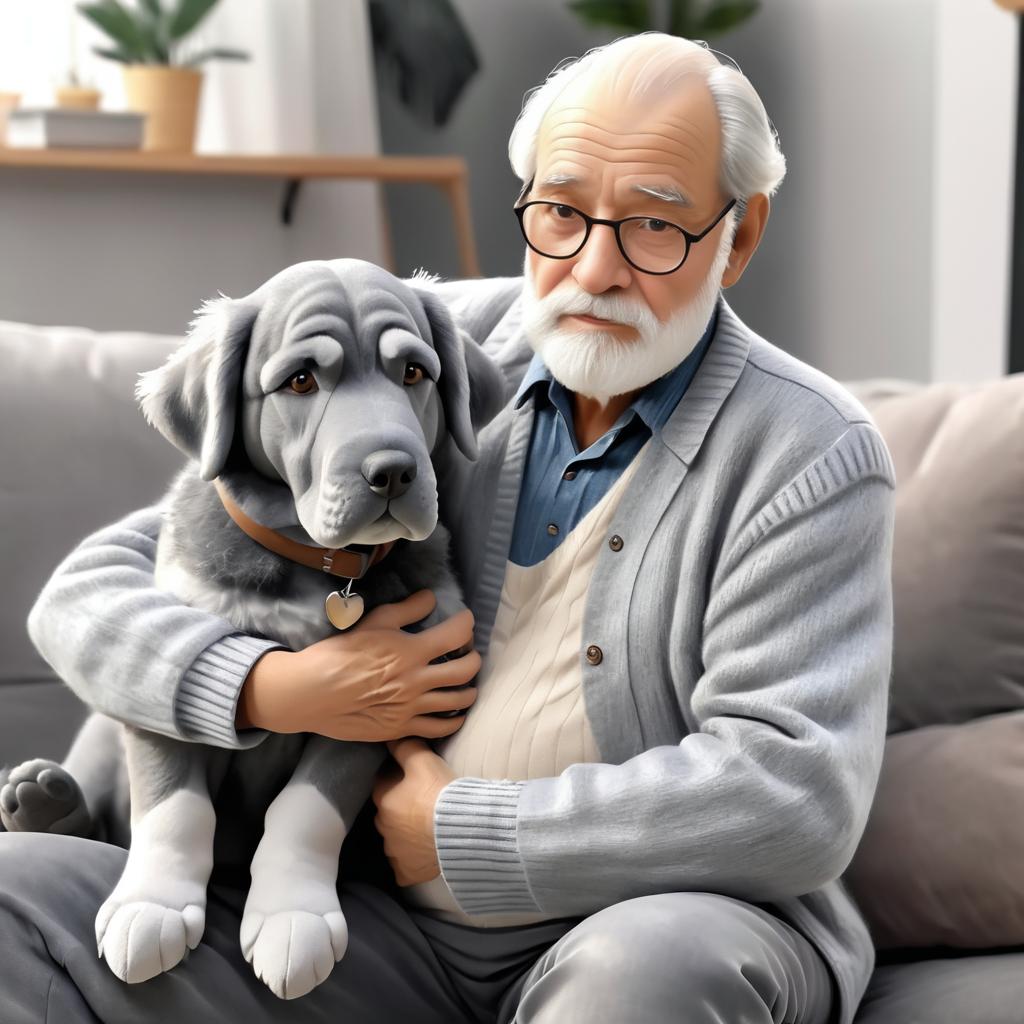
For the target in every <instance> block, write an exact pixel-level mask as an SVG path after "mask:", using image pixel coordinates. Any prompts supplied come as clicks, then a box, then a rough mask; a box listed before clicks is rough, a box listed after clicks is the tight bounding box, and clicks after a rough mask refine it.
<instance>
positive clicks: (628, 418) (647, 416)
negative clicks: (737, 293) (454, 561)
mask: <svg viewBox="0 0 1024 1024" xmlns="http://www.w3.org/2000/svg"><path fill="white" fill-rule="evenodd" d="M717 319H718V312H717V307H716V310H715V313H714V314H713V315H712V317H711V321H710V322H709V324H708V327H707V330H706V331H705V332H704V334H703V336H702V337H701V340H700V341H699V342H698V343H697V345H696V347H695V348H694V350H693V351H692V352H691V353H690V354H689V355H688V356H687V357H686V358H685V359H684V360H683V361H682V362H681V363H680V364H679V365H678V366H677V367H676V368H675V369H674V370H672V371H670V372H669V373H667V374H665V376H664V377H659V378H658V380H656V381H652V382H651V383H650V384H648V385H647V387H645V388H644V389H643V391H641V392H640V394H639V395H637V397H636V398H635V399H634V400H633V403H632V404H631V405H630V406H629V408H628V409H626V410H625V411H624V412H623V413H622V415H621V416H620V417H619V418H618V419H617V420H616V421H615V423H614V424H613V425H612V426H611V428H610V429H609V430H608V432H607V433H605V434H603V435H602V436H601V437H599V438H598V439H597V440H596V441H595V442H594V443H593V444H592V445H591V446H590V447H589V448H587V449H586V450H585V451H582V452H581V451H580V450H579V445H578V444H577V442H576V431H575V430H574V428H573V418H572V395H571V393H570V392H569V391H567V390H566V389H565V388H564V387H562V385H561V384H559V383H558V381H556V380H555V379H554V378H553V377H552V376H551V371H550V370H549V369H548V368H547V367H546V366H545V365H544V362H543V360H542V359H541V358H540V356H534V357H533V361H532V362H531V363H530V366H529V368H528V369H527V371H526V376H525V377H524V378H523V382H522V384H520V386H519V390H518V391H517V392H516V396H515V399H514V404H515V407H516V408H517V409H518V408H519V407H520V406H521V405H523V403H524V402H526V401H528V400H530V399H531V398H532V399H533V401H534V403H535V407H536V414H535V416H534V420H533V433H532V434H531V435H530V447H529V450H528V451H527V453H526V468H525V470H524V473H523V482H522V487H521V488H520V491H519V504H518V506H517V508H516V522H515V527H514V528H513V531H512V547H511V551H510V553H509V558H510V559H511V560H512V561H513V562H515V564H516V565H524V566H525V565H536V564H537V563H538V562H542V561H543V560H544V559H545V558H547V556H548V555H550V554H551V552H552V551H554V550H555V548H557V547H558V545H559V544H561V542H562V540H563V539H564V538H565V536H566V535H567V534H569V533H571V532H572V531H573V530H574V529H575V527H576V526H577V525H578V524H579V522H580V520H581V519H583V517H584V516H585V515H586V514H587V513H588V512H589V511H590V510H591V509H592V508H593V507H594V506H595V505H596V504H597V503H598V502H599V501H600V500H601V499H602V498H603V497H604V496H605V494H607V493H608V491H609V490H610V489H611V487H612V485H613V484H614V483H615V481H616V480H617V479H618V478H619V476H620V474H621V473H622V471H623V470H624V469H625V468H626V467H627V466H628V465H629V464H630V462H631V461H632V459H633V456H634V455H636V453H637V452H638V451H640V449H641V448H642V447H643V445H644V443H645V442H646V441H647V440H648V438H650V437H651V436H652V435H653V434H654V433H655V432H656V431H657V430H659V429H660V428H661V427H662V426H663V425H664V423H665V421H666V420H667V419H668V418H669V416H671V415H672V412H673V410H674V409H675V407H676V406H677V405H678V404H679V400H680V399H681V398H682V397H683V395H684V393H685V392H686V389H687V388H688V387H689V386H690V381H692V380H693V376H694V374H695V373H696V372H697V367H699V366H700V362H701V360H702V359H703V358H704V353H705V352H706V351H707V349H708V346H709V344H710V343H711V338H712V336H713V335H714V333H715V324H716V321H717Z"/></svg>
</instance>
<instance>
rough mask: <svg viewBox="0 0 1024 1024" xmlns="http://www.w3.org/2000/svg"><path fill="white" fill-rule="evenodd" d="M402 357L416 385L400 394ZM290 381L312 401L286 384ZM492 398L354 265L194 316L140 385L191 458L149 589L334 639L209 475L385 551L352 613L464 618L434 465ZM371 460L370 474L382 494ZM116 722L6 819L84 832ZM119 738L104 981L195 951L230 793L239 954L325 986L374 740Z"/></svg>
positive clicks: (283, 528)
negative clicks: (239, 835)
mask: <svg viewBox="0 0 1024 1024" xmlns="http://www.w3.org/2000/svg"><path fill="white" fill-rule="evenodd" d="M408 363H414V364H418V365H420V366H422V367H424V368H425V370H426V371H427V377H428V378H429V379H426V380H423V381H421V382H419V383H416V384H414V385H412V386H406V385H405V384H403V375H404V369H405V367H406V365H407V364H408ZM302 370H305V371H308V372H311V373H312V374H313V376H314V378H315V379H316V382H317V385H318V388H317V390H316V391H315V392H312V393H310V394H306V395H299V394H295V393H294V392H292V391H290V390H289V389H288V386H287V382H288V381H289V380H290V379H291V377H292V376H293V375H294V374H295V373H296V372H298V371H302ZM504 391H505V387H504V380H503V378H502V377H501V375H500V373H499V372H498V370H497V368H496V367H494V365H493V364H491V362H490V361H489V360H488V359H487V357H486V356H484V354H483V353H482V352H481V351H480V350H479V349H478V348H477V347H476V346H475V345H474V344H473V343H472V342H471V341H470V342H468V343H464V339H463V336H462V335H461V334H460V332H459V331H458V330H457V328H456V327H455V325H454V323H453V321H452V319H451V316H450V314H449V313H448V311H447V310H446V309H445V307H444V306H443V304H442V303H441V302H440V301H439V300H438V299H437V298H436V297H435V296H434V295H433V294H431V293H430V292H429V291H427V290H426V289H424V288H421V287H417V285H416V282H415V281H413V282H412V283H410V284H406V283H403V282H401V281H398V280H397V279H395V278H394V277H392V276H391V275H390V274H387V273H386V272H384V271H382V270H380V269H379V268H377V267H374V266H372V265H370V264H365V263H361V262H359V261H356V260H336V261H331V262H311V263H303V264H298V265H297V266H294V267H291V268H289V269H287V270H285V271H282V272H281V273H280V274H278V275H276V276H275V277H274V278H272V279H271V280H270V281H268V282H267V283H266V284H264V285H263V286H262V287H260V288H259V289H257V290H256V291H255V292H253V293H252V294H251V295H248V296H246V297H245V298H242V299H228V298H226V297H221V298H220V299H216V300H213V301H212V302H209V303H207V304H206V306H205V307H204V308H203V309H202V310H201V311H200V314H199V316H198V318H197V320H196V321H194V323H193V328H192V331H191V332H190V335H189V338H188V340H187V341H186V343H185V344H184V346H183V347H182V348H181V349H180V350H179V351H178V352H176V353H175V354H174V355H173V356H172V357H171V359H170V360H169V361H168V362H167V364H166V365H165V366H163V367H162V368H160V369H159V370H156V371H153V372H152V373H150V374H147V375H144V378H143V380H142V382H141V383H140V386H139V398H140V400H141V403H142V407H143V410H144V412H145V413H146V416H147V417H148V418H149V420H150V421H151V422H152V423H153V425H154V426H155V427H156V428H157V429H158V430H160V432H161V433H163V434H164V435H165V436H166V437H167V438H168V439H169V440H170V441H172V442H173V443H174V444H175V445H177V446H178V447H179V448H180V449H181V450H182V451H184V452H185V453H186V454H187V455H189V457H190V459H191V461H190V463H189V465H188V466H187V467H186V468H185V470H184V471H183V472H182V473H181V474H180V475H179V477H178V478H177V480H176V481H175V482H174V484H173V485H172V487H171V490H170V492H169V495H168V498H167V500H166V503H165V504H166V509H167V512H166V521H165V524H164V526H163V528H162V530H161V534H160V541H159V544H158V549H157V568H156V583H157V586H159V587H161V588H163V589H166V590H169V591H171V592H173V593H174V594H175V595H176V596H177V597H178V598H180V599H182V600H184V601H185V602H186V603H188V604H191V605H193V606H195V607H197V608H200V609H203V610H204V611H207V612H211V613H213V614H216V615H219V616H221V617H223V618H225V619H227V620H229V621H230V622H232V623H233V624H234V625H235V626H237V627H238V629H239V630H240V631H243V632H247V633H255V634H259V635H262V636H265V637H268V638H271V639H274V640H277V641H279V642H281V643H283V644H285V645H287V646H289V647H291V648H292V649H295V650H297V649H300V648H303V647H306V646H308V645H309V644H311V643H313V642H315V641H317V640H320V639H323V638H325V637H327V636H329V635H331V634H332V633H333V632H335V630H334V627H333V626H331V624H330V623H329V622H328V621H327V619H326V616H325V614H324V600H325V598H326V596H327V594H329V593H330V592H331V591H332V590H336V589H339V586H340V585H343V582H344V581H341V580H338V579H337V578H335V577H332V576H328V575H326V574H324V573H323V572H321V571H318V570H315V569H309V568H306V567H304V566H301V565H298V564H296V563H294V562H290V561H287V560H285V559H284V558H282V557H280V556H278V555H276V554H274V553H272V552H270V551H268V550H266V549H264V548H262V547H261V546H259V545H258V544H256V543H255V542H254V541H253V540H251V539H250V538H249V537H248V536H247V535H246V534H244V533H243V532H242V531H241V530H240V529H239V528H238V527H237V526H236V524H235V523H234V522H233V521H232V520H231V518H230V517H229V516H228V514H227V512H226V511H225V509H224V506H223V505H222V503H221V501H220V499H219V497H218V495H217V493H216V490H215V488H214V485H213V483H212V481H213V480H215V479H217V480H219V481H220V483H221V484H222V485H223V486H224V487H225V488H226V489H227V491H228V493H229V494H230V495H231V497H232V498H233V500H234V501H235V502H237V503H238V504H239V505H240V506H241V507H242V509H243V510H244V511H245V513H246V514H247V515H248V516H249V517H250V518H252V519H254V520H256V521H257V522H259V523H261V524H263V525H265V526H269V527H271V528H273V529H275V530H278V531H280V532H282V533H284V534H286V535H288V536H290V537H291V538H292V539H294V540H298V541H300V542H302V543H305V544H312V545H316V546H320V547H325V548H338V547H345V546H348V545H352V544H378V543H382V542H385V541H388V540H397V541H398V543H397V544H396V546H395V548H394V549H393V550H392V551H391V553H390V554H389V555H388V556H387V558H385V560H384V561H383V562H381V563H379V564H378V565H377V566H375V567H374V568H372V569H371V570H370V571H369V573H368V574H367V576H366V577H364V579H362V580H361V581H359V583H358V585H357V589H358V592H359V593H360V594H361V595H362V596H363V598H364V600H365V601H366V606H367V609H370V608H372V607H373V606H374V605H376V604H380V603H383V602H390V601H395V600H399V599H401V598H403V597H405V596H407V595H408V594H410V593H412V592H413V591H416V590H419V589H422V588H424V587H430V588H431V589H433V590H434V592H435V594H436V595H437V609H436V610H435V612H434V613H433V615H432V616H431V618H430V620H428V622H433V621H441V620H442V619H444V618H447V617H448V616H450V615H452V614H454V613H455V612H456V611H458V610H459V609H460V608H461V607H462V605H461V599H460V596H459V591H458V588H457V585H456V583H455V580H454V578H453V576H452V574H451V571H450V570H449V568H448V563H447V534H446V532H445V531H444V529H443V527H442V526H441V525H440V524H439V523H438V522H437V489H436V476H435V462H436V461H437V460H440V459H443V458H460V457H466V458H474V457H475V455H476V442H475V435H476V431H477V430H478V429H479V428H480V427H481V426H482V425H483V423H485V422H486V421H487V420H488V419H489V418H490V417H491V416H493V415H494V413H496V412H497V410H498V409H499V408H500V406H501V404H502V402H503V401H504V397H505V396H504ZM455 449H458V451H456V450H455ZM460 452H461V455H460V454H459V453H460ZM368 461H369V463H370V464H371V465H372V466H373V467H375V468H376V469H378V470H379V469H380V468H381V467H383V469H384V472H385V476H388V486H387V487H386V489H385V490H386V493H385V494H381V490H382V487H381V486H380V485H379V482H380V477H376V479H377V484H378V485H377V486H376V487H375V486H373V484H372V483H371V478H373V477H374V476H375V474H374V473H372V472H370V471H369V470H368V469H367V468H366V467H367V464H368ZM389 474H390V475H389ZM398 476H401V481H402V482H401V484H400V485H399V484H396V485H395V486H394V487H392V486H391V480H392V478H397V477H398ZM410 478H411V479H410ZM396 491H398V492H401V493H394V492H396ZM115 729H120V727H118V726H116V724H115V723H113V722H110V721H109V720H106V719H101V718H100V716H93V718H92V719H91V720H90V721H89V722H88V723H87V724H86V726H85V727H84V729H83V733H82V735H81V736H80V737H79V740H78V741H77V742H76V745H75V748H73V751H72V755H71V756H69V759H68V761H67V762H65V768H66V769H69V770H68V771H62V769H61V768H60V766H57V765H54V764H52V763H51V762H45V761H32V762H27V763H26V764H25V765H21V766H19V767H18V768H17V769H15V770H14V771H13V772H12V773H11V775H10V778H9V780H8V782H7V785H6V786H4V788H3V792H2V794H0V816H2V819H3V823H4V824H5V825H6V827H7V828H8V829H11V830H23V831H24V830H45V831H53V832H70V833H75V834H84V833H85V831H86V830H87V829H88V828H89V825H90V813H89V812H90V811H92V813H93V815H95V814H96V813H97V810H98V807H97V806H96V805H97V804H98V802H99V799H100V798H99V797H98V796H97V797H95V798H94V797H93V796H92V795H91V794H90V796H89V797H88V798H86V797H83V796H82V793H81V791H80V790H79V789H78V787H77V784H76V782H75V778H74V775H78V777H79V779H80V780H81V781H83V788H86V791H87V792H88V788H87V785H86V782H87V780H97V779H100V778H101V776H102V775H103V771H104V769H102V768H101V766H100V764H99V761H101V760H102V759H103V758H104V757H105V758H107V759H111V758H113V757H114V756H115V752H116V751H117V750H118V744H117V742H116V741H114V742H112V741H111V739H110V733H111V731H112V730H115ZM123 743H124V752H125V754H126V757H125V760H124V763H125V764H126V765H127V774H128V778H129V782H130V789H131V823H132V828H131V831H132V837H131V847H130V851H129V855H128V861H127V864H126V866H125V869H124V872H123V874H122V876H121V879H120V880H119V882H118V884H117V886H116V888H115V890H114V892H113V893H112V894H111V896H110V897H109V899H108V900H107V901H106V903H104V905H103V906H102V907H101V908H100V911H99V914H98V915H97V919H96V937H97V945H98V949H99V952H100V953H101V955H102V956H104V957H105V958H106V960H107V962H108V964H109V965H110V967H111V969H112V970H113V971H114V973H115V974H117V975H118V977H120V978H122V979H123V980H125V981H128V982H139V981H144V980H146V979H147V978H150V977H153V976H154V975H156V974H159V973H161V972H163V971H167V970H170V969H171V968H172V967H173V966H174V965H175V964H177V963H179V962H180V961H181V960H182V958H183V957H184V956H185V955H186V953H187V951H188V950H189V949H194V948H195V946H196V945H197V944H198V943H199V941H200V938H201V936H202V931H203V927H204V921H205V907H206V886H207V882H208V880H209V876H210V873H211V870H212V869H213V866H214V833H215V828H216V815H215V813H214V806H213V801H214V800H218V807H219V808H221V807H222V806H223V802H224V799H225V797H224V794H230V797H229V799H230V801H231V804H232V805H233V807H234V809H235V810H236V811H238V810H239V809H241V810H242V811H246V810H258V811H262V810H266V817H265V823H264V831H263V835H262V838H261V839H260V840H259V844H258V847H257V848H256V851H255V855H254V856H253V857H252V861H251V876H252V882H251V885H250V888H249V894H248V898H247V902H246V906H245V911H244V914H243V918H242V927H241V942H242V948H243V951H244V952H245V955H246V958H247V959H248V960H249V961H250V962H251V963H252V964H253V967H254V969H255V971H256V973H257V974H258V975H259V976H260V977H261V978H262V979H263V980H264V981H265V982H266V984H267V985H268V986H269V987H270V988H271V989H272V990H273V991H274V992H275V993H276V994H277V995H278V996H280V997H282V998H294V997H296V996H299V995H302V994H304V993H306V992H308V991H310V990H311V989H312V988H313V987H314V986H316V985H318V984H320V982H322V981H323V980H324V979H325V978H326V977H327V975H328V974H329V973H330V970H331V968H332V966H333V964H334V963H335V962H336V961H337V960H339V959H340V958H341V956H342V955H343V954H344V951H345V947H346V944H347V931H346V927H345V921H344V917H343V916H342V913H341V909H340V906H339V904H338V898H337V893H336V885H335V883H336V873H337V866H338V856H339V852H340V848H341V844H342V842H343V840H344V839H345V836H346V834H347V833H348V832H349V830H350V829H351V826H352V824H353V821H354V819H355V817H356V814H357V813H358V811H359V809H360V807H362V805H363V804H364V803H365V801H366V799H367V797H368V795H369V792H370V788H371V785H372V781H373V777H374V775H375V774H376V771H377V769H378V768H379V765H380V763H381V761H382V760H383V757H384V748H383V746H382V745H380V744H370V743H342V742H335V741H331V740H326V739H324V738H323V737H320V736H306V735H301V736H271V737H268V738H267V739H266V740H265V741H264V742H263V743H262V744H260V745H259V746H257V747H255V748H253V749H252V750H249V751H242V752H229V751H224V750H217V749H214V748H211V747H206V746H202V745H199V744H194V743H185V742H181V741H179V740H176V739H172V738H168V737H164V736H158V735H156V734H153V733H148V732H144V731H142V730H139V729H136V728H132V727H124V729H123ZM95 788H96V792H97V793H99V792H100V788H101V787H99V786H96V787H95ZM109 788H110V787H109V786H108V789H109ZM218 797H220V798H221V799H218ZM89 803H92V804H93V806H92V807H88V806H87V805H88V804H89ZM217 838H218V847H217V849H218V856H220V851H221V846H222V842H221V836H220V833H219V832H218V836H217Z"/></svg>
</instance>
